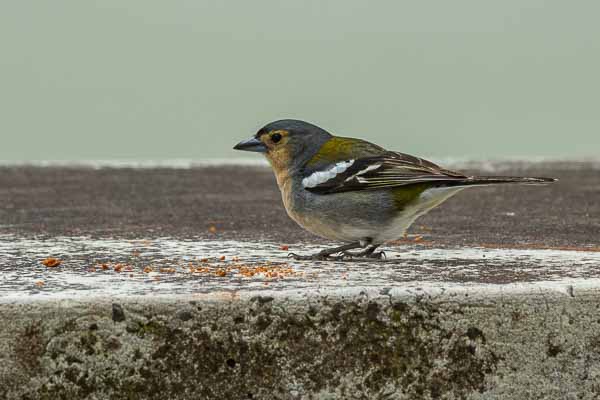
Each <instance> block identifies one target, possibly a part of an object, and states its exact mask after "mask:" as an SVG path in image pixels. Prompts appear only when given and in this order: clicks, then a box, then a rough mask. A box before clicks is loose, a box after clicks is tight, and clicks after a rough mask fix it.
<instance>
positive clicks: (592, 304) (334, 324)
mask: <svg viewBox="0 0 600 400" xmlns="http://www.w3.org/2000/svg"><path fill="white" fill-rule="evenodd" d="M599 296H600V291H597V290H587V291H582V292H578V293H572V295H569V294H566V293H559V292H556V291H536V292H535V293H530V294H515V295H511V296H504V295H502V294H501V293H496V294H494V295H492V296H482V295H481V294H478V293H477V292H475V293H469V292H468V291H466V292H462V293H445V294H443V295H437V296H429V295H419V296H415V295H402V296H390V295H386V294H379V295H374V294H366V293H355V294H352V295H348V296H310V297H308V296H307V297H305V298H302V297H298V298H295V299H292V298H286V297H283V296H255V297H252V298H235V297H232V298H231V299H230V300H226V299H224V298H221V299H220V300H218V301H216V300H213V301H210V300H197V299H195V298H194V297H193V296H187V297H178V298H176V299H174V300H171V301H167V300H159V301H156V300H152V299H149V298H147V297H145V298H137V299H136V298H130V299H127V300H125V299H123V300H115V301H114V302H95V301H74V300H62V301H50V302H39V303H38V302H35V303H13V304H2V305H0V319H1V320H2V321H4V323H3V324H2V326H0V382H1V384H0V398H3V399H4V398H5V399H58V398H61V399H92V398H93V399H164V398H169V399H213V398H214V399H309V398H314V399H351V398H369V399H376V398H377V399H378V398H385V399H437V398H444V399H523V398H527V399H593V398H598V396H600V314H599V306H598V305H599V304H600V302H599V299H600V298H599Z"/></svg>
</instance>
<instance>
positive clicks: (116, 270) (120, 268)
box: [114, 264, 123, 272]
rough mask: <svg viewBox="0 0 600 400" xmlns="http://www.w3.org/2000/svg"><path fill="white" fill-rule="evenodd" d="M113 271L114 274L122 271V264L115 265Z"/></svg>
mask: <svg viewBox="0 0 600 400" xmlns="http://www.w3.org/2000/svg"><path fill="white" fill-rule="evenodd" d="M114 270H115V272H121V271H123V264H117V265H115V266H114Z"/></svg>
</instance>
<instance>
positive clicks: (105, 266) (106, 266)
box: [100, 264, 110, 271]
mask: <svg viewBox="0 0 600 400" xmlns="http://www.w3.org/2000/svg"><path fill="white" fill-rule="evenodd" d="M100 268H102V269H103V270H104V271H106V270H107V269H109V268H110V267H109V266H108V264H102V265H101V266H100Z"/></svg>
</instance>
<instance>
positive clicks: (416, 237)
mask: <svg viewBox="0 0 600 400" xmlns="http://www.w3.org/2000/svg"><path fill="white" fill-rule="evenodd" d="M422 240H423V236H421V235H417V236H415V238H414V241H415V242H420V241H422Z"/></svg>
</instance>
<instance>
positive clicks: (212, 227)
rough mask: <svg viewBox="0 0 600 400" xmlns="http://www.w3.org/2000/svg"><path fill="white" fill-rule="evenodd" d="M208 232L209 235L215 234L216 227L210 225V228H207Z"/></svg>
mask: <svg viewBox="0 0 600 400" xmlns="http://www.w3.org/2000/svg"><path fill="white" fill-rule="evenodd" d="M208 231H209V232H210V233H217V227H216V226H214V225H211V226H210V227H209V228H208Z"/></svg>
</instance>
